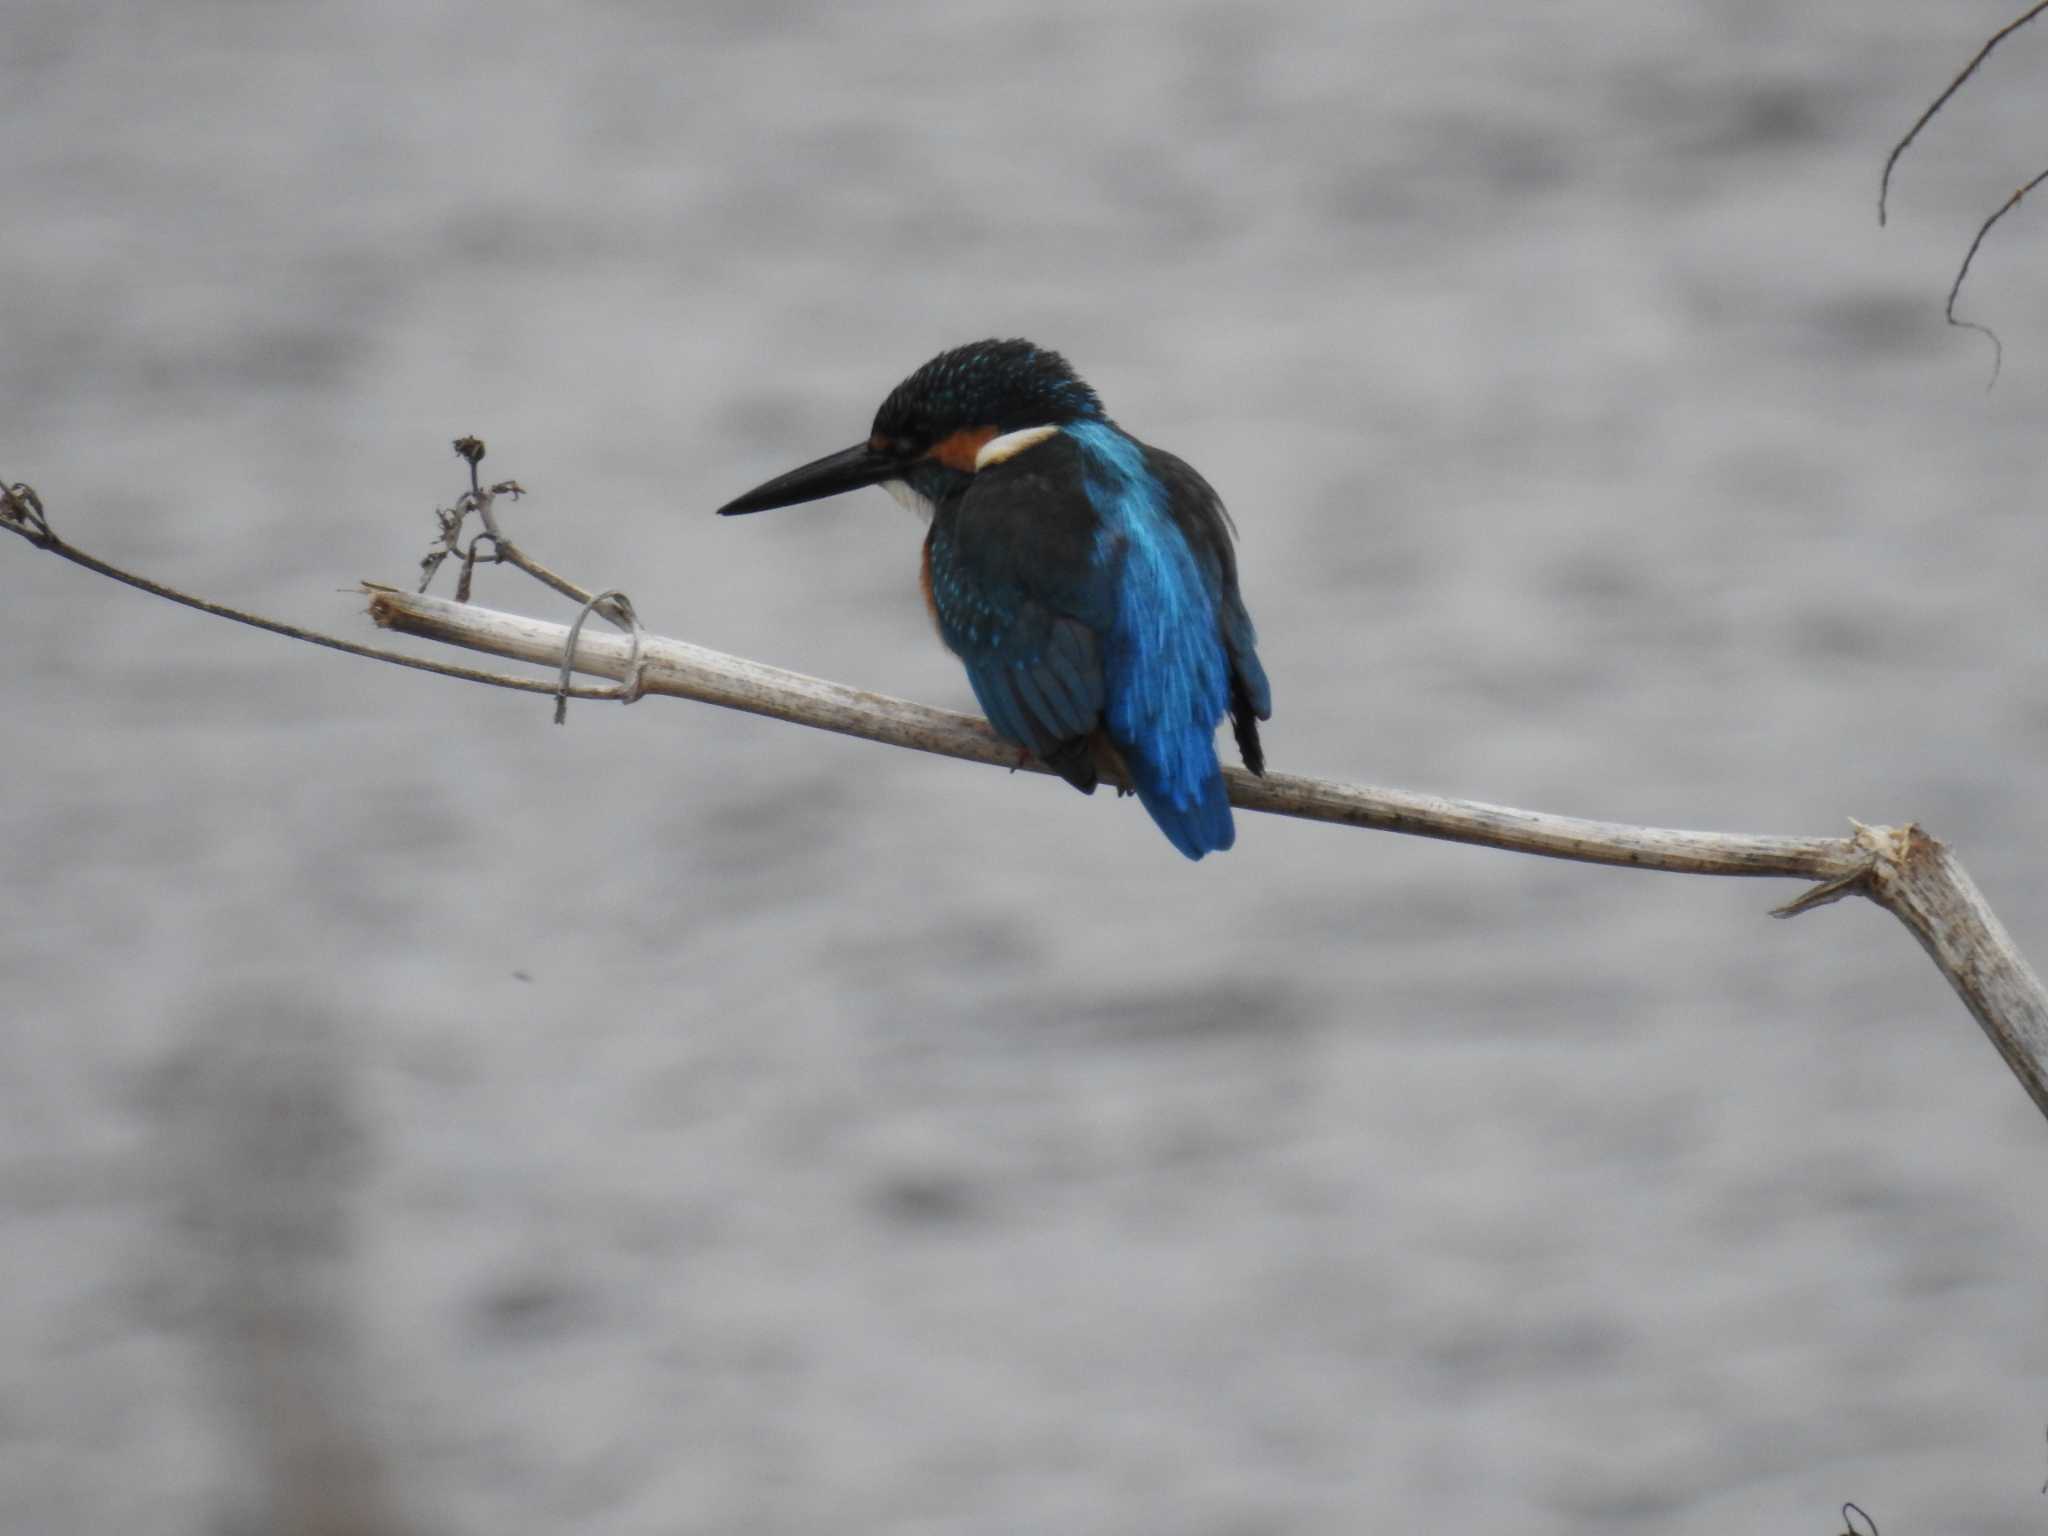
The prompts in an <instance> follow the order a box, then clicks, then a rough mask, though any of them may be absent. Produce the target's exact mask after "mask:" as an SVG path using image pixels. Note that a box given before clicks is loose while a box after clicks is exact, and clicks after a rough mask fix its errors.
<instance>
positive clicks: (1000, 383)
mask: <svg viewBox="0 0 2048 1536" xmlns="http://www.w3.org/2000/svg"><path fill="white" fill-rule="evenodd" d="M1101 419H1102V402H1101V401H1100V400H1098V399H1096V398H1095V391H1094V390H1092V389H1090V388H1089V387H1088V385H1087V384H1086V383H1085V382H1084V381H1083V380H1082V378H1081V376H1080V375H1079V374H1077V373H1075V372H1074V370H1073V369H1072V368H1071V367H1069V366H1068V364H1067V360H1066V359H1065V358H1064V357H1061V356H1060V355H1059V353H1057V352H1054V351H1051V350H1049V349H1047V348H1045V347H1039V346H1034V345H1032V343H1030V342H1028V341H1025V340H1024V339H1023V338H1021V337H1013V338H1012V339H1010V340H1008V341H996V340H993V339H991V340H989V341H974V342H969V343H968V344H967V345H966V346H964V347H955V348H953V350H952V351H950V352H941V353H940V354H939V355H938V356H937V357H935V358H933V359H932V360H931V361H930V362H928V363H926V364H925V365H924V366H923V367H922V368H920V369H918V370H917V372H915V373H913V374H912V375H911V376H910V377H909V378H907V379H905V380H904V381H903V382H902V383H901V384H898V385H897V386H896V387H895V388H894V389H892V390H891V391H890V392H889V398H888V399H886V400H884V401H883V402H882V408H881V409H880V410H879V411H877V412H875V430H874V437H873V439H872V441H873V442H874V443H875V444H876V445H877V446H881V445H883V444H887V445H889V446H891V447H893V448H896V449H898V450H908V451H910V452H912V453H916V452H921V451H923V450H925V449H927V448H929V447H930V446H931V445H932V444H934V443H936V442H939V441H941V440H943V439H945V438H946V437H948V436H950V435H951V434H953V433H955V432H957V431H960V430H961V429H963V428H994V430H995V432H996V433H997V434H1000V433H1005V432H1015V431H1018V430H1020V429H1022V428H1025V427H1043V426H1060V425H1063V424H1065V423H1067V422H1070V421H1099V420H1101Z"/></svg>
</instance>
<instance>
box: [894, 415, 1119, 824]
mask: <svg viewBox="0 0 2048 1536" xmlns="http://www.w3.org/2000/svg"><path fill="white" fill-rule="evenodd" d="M1061 442H1062V440H1060V439H1053V440H1051V441H1048V442H1047V443H1045V444H1043V445H1040V446H1038V447H1035V448H1031V449H1028V450H1026V451H1025V452H1024V453H1022V454H1020V455H1018V457H1017V458H1015V459H1013V460H1009V461H1006V462H1005V463H1002V464H998V465H993V466H991V467H990V468H988V469H986V470H983V471H982V472H981V473H980V474H977V475H976V476H975V477H974V480H973V482H972V483H971V484H970V485H969V486H968V487H967V489H966V490H965V491H964V492H963V493H962V494H961V495H960V496H958V497H956V498H953V499H951V500H949V501H948V502H946V503H945V504H943V505H941V506H940V508H939V509H938V512H937V514H936V516H935V517H934V518H933V521H932V531H931V544H930V559H931V592H932V609H933V612H934V614H935V615H936V617H937V619H938V625H939V635H940V637H941V638H942V639H943V640H944V641H945V642H946V645H947V647H948V648H949V649H951V650H952V651H953V653H954V654H955V655H957V656H958V657H959V658H960V660H961V661H962V663H964V664H965V666H966V668H967V680H968V682H969V684H971V685H972V687H973V689H974V696H975V698H976V699H977V700H978V701H979V702H980V704H981V707H982V712H983V713H984V714H986V715H987V716H988V722H989V724H990V725H991V726H993V727H994V728H995V731H996V734H997V735H999V736H1001V737H1003V738H1004V739H1005V740H1007V741H1012V742H1015V743H1016V744H1017V745H1018V746H1021V747H1026V748H1028V749H1029V750H1030V751H1031V752H1032V753H1033V754H1034V755H1036V756H1037V757H1038V758H1039V759H1040V760H1041V761H1043V762H1044V763H1046V764H1047V765H1048V766H1050V767H1052V768H1053V769H1055V770H1056V771H1057V772H1059V773H1060V774H1061V776H1062V777H1064V778H1065V779H1066V780H1067V782H1068V783H1070V784H1073V785H1074V786H1075V787H1076V788H1078V789H1083V790H1092V789H1094V787H1095V784H1096V770H1095V763H1094V758H1093V754H1092V753H1091V752H1090V751H1089V750H1088V739H1089V738H1090V737H1091V736H1092V735H1093V734H1094V732H1095V729H1096V727H1097V726H1099V725H1100V724H1101V723H1102V709H1103V701H1104V687H1103V677H1102V650H1101V644H1100V639H1099V636H1100V635H1101V634H1102V633H1103V632H1104V631H1105V630H1106V629H1107V627H1108V625H1109V624H1110V623H1111V622H1112V620H1113V617H1114V613H1115V590H1114V581H1113V577H1114V572H1113V570H1109V569H1105V567H1104V566H1103V565H1102V564H1101V562H1100V561H1099V560H1098V558H1097V553H1096V550H1095V518H1094V513H1093V510H1092V509H1091V508H1090V507H1089V506H1088V504H1087V500H1086V497H1085V495H1084V494H1083V493H1082V491H1081V490H1080V488H1079V487H1080V480H1079V476H1078V474H1075V473H1067V474H1064V475H1063V474H1062V473H1061V472H1060V471H1061V470H1062V468H1065V467H1068V466H1067V465H1065V464H1064V463H1063V461H1064V460H1066V459H1067V458H1068V457H1069V456H1070V454H1071V450H1064V451H1063V449H1062V446H1061Z"/></svg>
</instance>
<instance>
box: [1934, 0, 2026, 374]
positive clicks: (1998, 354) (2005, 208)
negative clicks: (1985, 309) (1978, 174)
mask: <svg viewBox="0 0 2048 1536" xmlns="http://www.w3.org/2000/svg"><path fill="white" fill-rule="evenodd" d="M2042 3H2043V4H2044V5H2048V0H2042ZM2044 181H2048V171H2043V172H2041V174H2040V175H2038V176H2036V177H2035V178H2034V179H2033V180H2032V181H2029V182H2028V183H2027V184H2026V185H2025V186H2023V187H2021V188H2020V189H2019V191H2017V192H2015V193H2013V195H2012V196H2011V197H2009V198H2007V199H2006V200H2005V201H2004V202H2003V203H2002V204H2000V205H1999V208H1998V211H1997V212H1996V213H1994V214H1992V215H1991V217H1990V218H1988V219H1986V220H1985V221H1984V222H1983V223H1982V224H1979V225H1978V226H1977V238H1976V239H1974V240H1972V241H1971V242H1970V248H1969V250H1967V251H1965V252H1964V253H1963V264H1962V265H1961V266H1960V267H1958V268H1957V269H1956V280H1955V281H1954V282H1953V283H1951V284H1949V289H1948V308H1947V309H1946V310H1945V311H1944V313H1945V314H1946V315H1947V316H1948V323H1949V324H1950V325H1953V326H1958V327H1960V328H1961V329H1963V330H1966V331H1976V332H1979V333H1980V334H1982V335H1983V336H1985V337H1987V338H1988V339H1989V340H1990V342H1991V383H1990V384H1986V385H1985V386H1984V387H1985V389H1987V390H1989V389H1990V388H1991V387H1992V386H1993V385H1995V384H1997V382H1998V373H1999V370H2000V368H2002V367H2003V366H2004V364H2005V343H2003V342H2002V341H2000V340H1999V339H1998V332H1996V331H1994V330H1992V329H1991V327H1990V326H1988V325H1979V324H1978V323H1977V322H1976V321H1974V320H1958V319H1957V318H1956V299H1957V298H1958V297H1960V296H1961V294H1962V291H1963V279H1964V278H1966V277H1968V276H1969V275H1970V263H1971V262H1973V261H1975V260H1976V259H1977V248H1978V247H1979V246H1981V245H1982V244H1983V243H1984V237H1985V236H1986V235H1988V234H1990V233H1991V226H1992V225H1994V224H1996V223H1997V222H1998V221H1999V220H2000V219H2002V218H2004V217H2005V216H2006V215H2007V214H2008V213H2011V212H2012V211H2013V209H2015V208H2017V207H2019V205H2020V203H2021V202H2022V201H2023V200H2024V199H2025V198H2026V195H2027V194H2028V193H2029V192H2031V191H2033V190H2034V188H2036V187H2038V186H2040V185H2041V183H2042V182H2044Z"/></svg>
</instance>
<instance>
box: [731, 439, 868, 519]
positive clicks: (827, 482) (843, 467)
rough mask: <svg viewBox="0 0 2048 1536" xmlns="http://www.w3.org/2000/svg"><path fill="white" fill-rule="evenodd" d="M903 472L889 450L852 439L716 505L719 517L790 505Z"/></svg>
mask: <svg viewBox="0 0 2048 1536" xmlns="http://www.w3.org/2000/svg"><path fill="white" fill-rule="evenodd" d="M902 473H903V464H902V461H901V460H899V459H897V458H896V457H895V456H894V455H892V454H886V453H877V452H875V450H874V449H872V448H870V447H869V446H868V445H867V444H866V443H855V444H854V445H853V446H852V447H851V448H848V449H845V450H844V451H843V452H840V453H828V454H826V455H825V457H824V458H822V459H816V460H813V461H812V462H811V463H809V464H806V465H804V466H803V467H802V468H801V469H792V470H791V471H790V472H789V473H788V474H786V475H777V476H776V477H775V478H774V479H773V480H770V481H769V482H768V483H767V484H766V485H757V486H755V487H754V488H753V489H752V490H751V491H749V492H747V494H746V495H744V496H736V497H734V498H733V499H732V500H731V501H728V502H727V503H726V504H725V505H724V506H722V507H720V508H719V509H718V515H719V516H720V517H732V516H735V515H736V514H738V513H741V512H766V511H767V510H768V509H769V508H770V507H793V506H795V505H796V504H797V503H798V502H800V501H816V500H818V499H819V498H820V497H823V496H837V495H838V494H839V493H840V492H841V491H857V490H859V489H860V488H861V487H862V486H864V485H880V484H881V483H882V482H883V481H884V480H893V479H895V478H896V477H897V476H898V475H900V474H902Z"/></svg>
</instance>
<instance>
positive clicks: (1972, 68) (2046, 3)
mask: <svg viewBox="0 0 2048 1536" xmlns="http://www.w3.org/2000/svg"><path fill="white" fill-rule="evenodd" d="M2044 11H2048V0H2039V3H2038V4H2036V5H2033V6H2030V7H2029V8H2028V9H2027V11H2026V13H2025V14H2024V15H2022V16H2020V17H2018V18H2017V19H2016V20H2013V21H2010V22H2008V23H2006V24H2005V25H2004V26H2002V27H2000V28H1999V29H1998V30H1997V31H1996V32H1994V33H1992V34H1991V36H1990V38H1989V39H1988V40H1986V42H1985V44H1984V46H1983V47H1982V48H1979V49H1978V50H1977V52H1976V54H1975V56H1974V57H1972V58H1971V60H1970V62H1969V63H1967V64H1965V65H1964V66H1963V68H1962V72H1961V73H1960V74H1958V75H1957V76H1956V77H1955V79H1953V80H1951V81H1950V82H1949V83H1948V89H1947V90H1945V91H1943V92H1942V93H1941V94H1940V95H1939V96H1937V97H1935V98H1934V100H1933V102H1932V103H1930V104H1929V106H1928V108H1927V110H1926V111H1925V112H1922V113H1921V114H1920V117H1919V119H1918V121H1916V122H1915V123H1914V124H1913V126H1912V127H1911V128H1908V129H1907V130H1906V136H1905V137H1904V138H1902V139H1900V140H1899V142H1898V143H1896V144H1894V145H1893V146H1892V152H1891V153H1890V154H1889V155H1887V156H1886V157H1885V162H1884V175H1883V177H1882V178H1880V180H1879V182H1878V188H1877V222H1878V223H1879V224H1880V225H1882V224H1883V223H1884V222H1885V207H1886V200H1887V199H1888V198H1889V197H1890V195H1891V187H1892V169H1893V167H1895V166H1896V165H1897V164H1898V163H1899V157H1900V156H1901V155H1903V154H1904V153H1905V152H1906V147H1907V146H1908V145H1910V144H1911V143H1912V142H1913V141H1914V140H1915V139H1917V138H1918V137H1920V130H1921V129H1923V128H1925V127H1926V126H1927V125H1928V124H1929V123H1931V122H1933V121H1934V117H1935V114H1936V113H1938V112H1939V111H1941V109H1942V108H1943V107H1945V106H1947V105H1948V101H1949V98H1950V97H1951V96H1953V95H1955V93H1956V92H1957V91H1959V90H1961V89H1962V88H1963V82H1964V81H1966V80H1968V79H1969V78H1970V76H1972V75H1974V74H1975V73H1976V72H1977V68H1978V66H1979V65H1981V64H1982V63H1983V62H1984V61H1985V60H1986V59H1988V58H1989V57H1991V50H1992V49H1994V48H1996V47H1997V46H1998V45H1999V44H2000V43H2002V42H2004V41H2005V40H2006V39H2007V38H2008V37H2010V36H2012V34H2013V33H2015V32H2017V31H2019V29H2020V28H2021V27H2024V26H2026V25H2027V23H2029V22H2031V21H2032V20H2033V19H2034V18H2035V17H2037V16H2039V15H2041V14H2042V12H2044ZM2044 181H2048V171H2043V172H2041V173H2040V174H2039V175H2038V176H2035V177H2034V178H2033V179H2032V180H2031V181H2029V182H2027V183H2026V184H2025V185H2024V186H2022V187H2021V188H2020V189H2019V191H2017V192H2015V193H2013V195H2012V196H2011V197H2009V198H2007V199H2006V200H2005V202H2003V203H2002V204H2000V205H1999V207H1998V209H1997V210H1996V211H1995V212H1994V213H1992V215H1991V216H1990V217H1989V218H1987V219H1986V220H1985V221H1984V222H1983V223H1982V224H1979V225H1978V226H1977V234H1976V238H1975V239H1973V240H1971V242H1970V249H1969V250H1968V251H1967V252H1965V253H1964V255H1963V264H1962V265H1961V266H1960V267H1958V268H1957V269H1956V278H1955V281H1954V282H1953V283H1951V284H1949V290H1948V304H1947V306H1946V307H1945V308H1944V309H1943V311H1942V313H1943V315H1944V316H1945V317H1946V318H1947V320H1948V323H1949V324H1950V325H1952V326H1955V327H1956V328H1957V329H1959V330H1965V331H1975V332H1977V334H1978V335H1980V336H1982V337H1984V339H1985V340H1987V341H1989V342H1990V343H1991V378H1990V381H1989V382H1988V383H1986V385H1985V386H1984V387H1985V388H1986V389H1987V390H1989V389H1991V388H1993V387H1995V386H1996V385H1997V383H1998V375H1999V372H2000V370H2001V369H2003V367H2004V366H2005V343H2003V342H2002V341H2000V340H1999V339H1998V333H1997V332H1996V331H1994V330H1992V329H1991V327H1990V326H1988V325H1980V324H1978V323H1977V322H1976V321H1975V320H1964V319H1960V318H1958V317H1957V315H1956V300H1957V298H1958V297H1960V296H1961V294H1962V291H1963V280H1964V279H1965V278H1967V277H1968V276H1969V275H1970V263H1971V262H1973V261H1975V260H1976V259H1977V248H1978V247H1979V246H1981V245H1983V243H1984V237H1985V236H1986V235H1988V234H1990V233H1991V226H1992V225H1994V224H1996V223H1997V222H1998V221H1999V220H2000V219H2002V218H2004V217H2005V216H2006V215H2007V214H2008V213H2011V212H2012V211H2013V209H2015V208H2017V207H2019V205H2020V204H2021V202H2023V201H2024V200H2025V198H2026V195H2027V194H2028V193H2029V192H2031V191H2033V190H2034V188H2036V187H2038V186H2040V185H2041V183H2042V182H2044Z"/></svg>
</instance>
